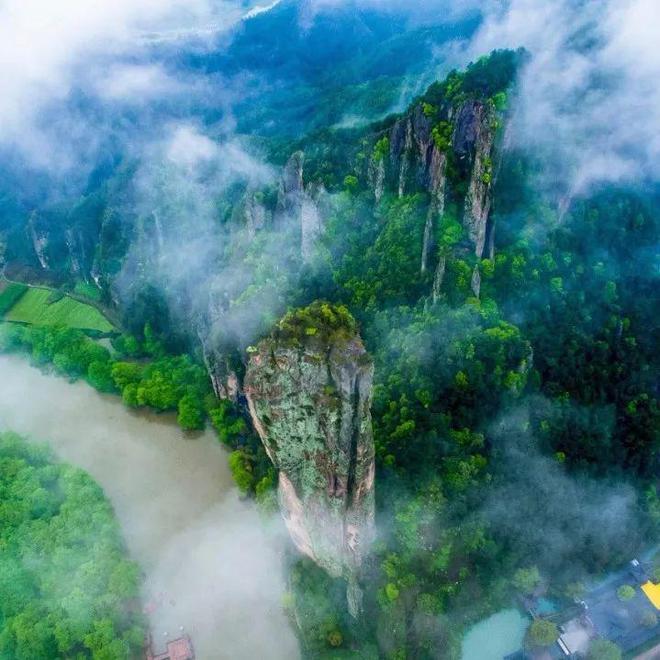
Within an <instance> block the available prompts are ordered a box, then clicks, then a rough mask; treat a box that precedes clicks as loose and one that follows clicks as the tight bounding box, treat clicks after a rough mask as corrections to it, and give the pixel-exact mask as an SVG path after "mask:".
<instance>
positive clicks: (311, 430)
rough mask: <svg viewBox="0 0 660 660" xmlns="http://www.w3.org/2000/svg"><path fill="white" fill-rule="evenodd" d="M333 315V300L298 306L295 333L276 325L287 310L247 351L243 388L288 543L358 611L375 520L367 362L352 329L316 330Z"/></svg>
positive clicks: (370, 375)
mask: <svg viewBox="0 0 660 660" xmlns="http://www.w3.org/2000/svg"><path fill="white" fill-rule="evenodd" d="M309 310H311V312H310V311H309ZM294 314H295V313H294ZM345 314H348V313H347V312H345ZM330 317H334V318H335V319H337V318H339V316H338V315H337V314H336V308H332V307H331V306H329V305H325V304H323V305H321V304H320V303H317V304H315V305H313V306H311V307H310V308H308V310H304V316H303V317H293V318H296V319H298V318H303V321H302V326H301V328H300V334H299V336H297V337H295V338H293V339H292V338H291V337H290V336H286V335H285V334H282V331H281V328H282V327H283V326H282V324H284V325H285V326H287V325H288V326H290V324H291V323H290V319H291V318H292V317H291V316H288V317H285V319H284V320H283V321H282V322H281V324H280V326H279V330H276V332H275V334H274V335H273V337H271V338H270V339H266V340H264V341H262V342H261V343H260V344H259V346H258V348H257V349H256V350H255V352H254V353H253V354H252V355H251V357H250V361H249V365H248V369H247V373H246V377H245V395H246V397H247V400H248V406H249V410H250V414H251V417H252V420H253V424H254V427H255V429H256V431H257V433H258V434H259V436H260V437H261V440H262V442H263V444H264V447H265V448H266V451H267V453H268V456H269V457H270V459H271V461H272V462H273V464H274V465H275V467H277V469H278V470H279V502H280V508H281V512H282V515H283V517H284V520H285V522H286V525H287V528H288V530H289V533H290V535H291V538H292V539H293V542H294V543H295V545H296V547H297V548H298V549H299V550H300V552H302V553H303V554H305V555H307V556H308V557H310V558H311V559H313V560H314V561H315V562H316V563H317V564H318V565H319V566H321V567H322V568H324V569H325V570H326V571H327V572H328V573H329V574H330V575H332V576H335V577H339V576H343V577H345V578H347V580H348V582H349V604H350V606H351V609H352V612H353V614H354V615H357V614H358V613H359V610H360V596H359V587H358V583H359V573H360V567H361V565H362V562H363V558H364V556H365V552H366V551H367V549H368V547H369V544H370V542H371V540H372V536H373V524H374V476H375V463H374V442H373V435H372V429H371V413H370V407H371V397H372V381H373V364H372V362H371V359H370V358H369V356H368V354H367V352H366V350H365V348H364V346H363V344H362V341H361V339H360V337H359V336H358V335H357V333H356V331H355V329H354V327H350V328H348V329H347V328H346V327H341V328H340V329H338V330H337V329H333V330H332V332H331V333H330V334H328V332H326V331H325V330H321V329H319V328H318V327H317V325H319V324H322V323H326V322H327V319H328V318H330ZM310 318H312V319H314V318H317V319H318V323H316V322H315V325H313V326H312V325H310V324H309V319H310ZM349 318H350V317H349ZM351 321H352V320H351ZM294 322H295V323H298V321H297V320H296V321H294Z"/></svg>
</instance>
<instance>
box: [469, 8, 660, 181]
mask: <svg viewBox="0 0 660 660" xmlns="http://www.w3.org/2000/svg"><path fill="white" fill-rule="evenodd" d="M485 15H486V20H485V22H484V25H483V27H482V28H481V30H480V31H479V33H478V35H477V36H476V38H475V39H474V41H473V43H472V44H471V54H472V56H478V55H480V54H483V53H484V52H488V51H489V50H491V49H492V48H496V47H500V48H502V47H509V48H511V47H514V48H515V47H518V46H524V47H525V48H526V49H527V50H528V51H529V52H530V53H531V55H532V59H531V62H530V64H529V65H528V66H527V68H526V71H525V73H524V75H523V78H522V81H521V94H520V102H519V113H518V117H517V121H518V124H517V127H518V129H519V130H518V133H517V137H518V139H519V140H520V141H521V142H522V143H523V144H527V145H528V146H532V147H535V146H537V147H541V148H544V149H548V150H549V151H552V152H554V153H555V155H556V156H557V159H558V163H557V164H558V165H560V169H561V172H560V171H557V172H556V175H557V176H559V177H561V176H566V175H567V173H570V186H571V188H572V190H571V192H572V193H575V194H578V193H580V192H582V191H584V190H586V189H588V188H589V187H590V186H591V185H593V184H595V183H598V182H602V181H617V180H632V179H640V178H644V177H651V178H657V177H658V176H660V160H659V158H658V156H659V155H660V138H659V137H658V130H657V128H658V126H659V125H660V86H659V85H658V80H660V51H659V49H658V48H657V25H658V24H659V23H660V4H658V2H657V1H656V0H624V1H622V0H597V1H596V0H590V1H583V0H551V1H549V2H544V3H539V2H537V1H536V0H509V1H508V2H506V3H501V2H492V3H491V4H490V5H488V6H487V8H486V10H485Z"/></svg>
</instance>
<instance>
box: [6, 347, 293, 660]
mask: <svg viewBox="0 0 660 660" xmlns="http://www.w3.org/2000/svg"><path fill="white" fill-rule="evenodd" d="M0 374H1V375H2V378H0V429H2V430H5V429H11V430H14V431H16V432H18V433H20V434H22V435H26V436H29V437H30V438H31V439H35V440H39V441H46V442H48V443H49V444H50V445H51V446H52V447H53V448H54V450H55V451H56V453H57V455H58V456H59V457H60V458H61V459H62V460H64V461H67V462H69V463H72V464H74V465H76V466H79V467H81V468H82V469H84V470H86V471H87V472H89V473H90V474H91V475H92V476H93V477H94V478H95V479H96V480H97V481H98V483H99V484H100V485H101V486H102V487H103V489H104V490H105V492H106V494H107V496H108V497H109V498H110V499H111V501H112V503H113V505H114V508H115V511H116V512H117V516H118V517H119V520H120V523H121V525H122V529H123V532H124V537H125V539H126V542H127V544H128V548H129V550H130V553H131V555H132V557H133V558H134V559H135V560H137V561H138V562H139V563H140V565H141V566H142V568H143V570H144V574H145V588H144V591H145V593H144V602H145V604H148V606H149V608H150V609H153V610H154V611H153V612H152V613H151V614H150V620H151V622H152V629H153V631H154V638H155V641H156V644H157V646H159V647H162V646H164V641H165V639H166V637H165V635H164V633H165V632H167V633H168V634H169V638H170V639H173V638H175V637H177V636H178V635H179V632H180V627H183V628H184V630H185V631H186V632H188V633H189V634H190V635H191V637H192V639H193V643H194V645H195V649H196V652H197V657H198V658H199V659H200V660H216V659H218V658H232V659H237V658H273V659H278V658H287V659H289V658H296V657H298V655H299V654H298V647H297V642H296V639H295V636H294V634H293V632H292V630H291V628H290V626H289V623H288V620H287V618H286V616H285V614H284V612H283V611H282V607H281V601H282V593H283V591H284V588H285V587H284V582H283V571H282V560H281V547H282V543H283V537H282V536H281V529H280V527H279V524H278V522H277V521H273V523H272V525H270V527H271V528H272V529H268V531H266V529H265V527H264V524H263V522H262V520H261V519H260V517H259V515H258V514H257V512H256V510H255V509H254V507H253V506H252V505H251V504H250V503H248V502H241V501H240V500H239V497H238V493H237V490H236V488H235V487H234V484H233V482H232V478H231V475H230V473H229V470H228V468H227V459H226V454H225V452H224V450H223V449H222V447H221V446H220V445H219V443H218V441H217V440H216V439H215V437H214V436H213V434H212V433H211V432H206V433H205V434H202V435H200V436H198V437H195V438H189V437H186V436H185V435H184V434H183V433H182V432H181V431H180V430H179V429H178V427H177V426H176V425H175V424H174V423H173V420H172V418H168V417H165V416H155V415H145V414H137V413H133V412H131V411H129V410H127V409H126V408H125V407H124V406H123V405H122V402H121V400H120V399H119V398H117V397H111V396H100V395H99V394H97V393H96V392H95V391H94V390H92V389H91V388H90V387H88V386H87V385H85V384H83V383H77V384H69V383H67V382H66V381H65V380H63V379H60V378H56V377H54V376H48V375H44V374H42V373H41V372H39V371H38V370H36V369H34V368H32V367H30V366H29V365H28V364H27V363H26V362H25V361H24V360H21V359H19V358H15V357H6V356H0Z"/></svg>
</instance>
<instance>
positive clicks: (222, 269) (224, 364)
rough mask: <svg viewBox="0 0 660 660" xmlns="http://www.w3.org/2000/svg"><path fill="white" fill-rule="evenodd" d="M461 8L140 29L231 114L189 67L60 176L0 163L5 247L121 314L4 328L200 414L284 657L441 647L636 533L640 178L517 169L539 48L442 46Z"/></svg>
mask: <svg viewBox="0 0 660 660" xmlns="http://www.w3.org/2000/svg"><path fill="white" fill-rule="evenodd" d="M479 25H480V18H479V16H478V15H477V14H469V13H468V14H465V15H463V17H462V18H461V19H459V20H458V21H457V22H453V23H449V22H447V23H442V24H438V22H437V21H435V22H434V21H430V20H429V17H428V16H427V15H425V14H424V13H421V14H419V15H414V16H411V15H410V14H409V13H407V12H404V11H398V10H391V11H385V10H377V9H375V8H373V6H371V5H368V6H367V8H362V7H360V8H358V7H357V5H356V6H353V5H352V4H349V5H348V6H346V7H344V8H343V9H340V10H334V9H329V8H326V9H324V8H323V6H321V9H320V10H319V11H316V10H315V9H314V3H304V2H301V3H294V2H282V3H279V4H277V5H276V6H274V7H273V8H272V9H270V10H269V11H264V12H263V13H261V14H259V15H257V16H256V17H254V18H250V19H248V20H245V21H244V22H243V23H242V24H241V25H240V26H239V28H237V30H236V31H235V33H234V34H233V35H232V36H231V38H228V37H226V36H223V37H222V39H223V40H226V39H229V41H228V42H227V43H224V42H223V44H222V47H219V46H218V48H217V49H216V50H214V51H212V52H210V53H209V52H208V51H202V50H197V51H196V50H195V49H194V48H191V49H189V50H188V51H184V50H183V49H181V48H180V45H179V44H176V43H174V44H172V43H166V44H164V45H163V44H161V43H160V42H158V41H157V40H154V43H153V44H152V45H151V46H150V47H149V48H148V49H147V55H145V57H146V58H148V59H149V61H150V62H154V61H159V62H160V63H161V64H162V65H163V66H165V67H170V70H176V71H177V72H179V73H180V74H181V75H193V76H195V77H197V76H200V77H203V78H205V79H207V80H212V81H214V84H216V85H218V86H220V85H221V84H222V85H226V87H227V88H231V89H232V93H238V94H239V95H240V99H239V100H238V101H237V102H236V103H233V104H232V109H231V112H229V110H228V106H226V105H223V103H222V102H217V103H216V102H214V101H213V100H212V99H209V96H208V94H207V91H208V90H207V89H206V88H205V91H204V92H203V93H201V92H200V96H199V97H198V98H197V99H196V100H195V101H193V100H190V101H189V103H188V104H184V105H183V106H180V107H178V108H174V109H172V110H171V112H169V111H166V110H164V109H162V108H161V109H159V112H162V116H167V117H168V121H171V122H175V121H176V122H178V123H173V128H172V131H171V135H170V136H169V137H168V138H167V139H165V140H157V141H155V142H148V143H147V146H146V147H145V148H144V149H142V150H135V149H125V144H126V143H129V142H130V141H131V139H135V135H136V134H137V131H138V130H139V127H140V124H141V122H142V121H146V120H147V118H148V119H150V120H152V119H153V117H154V114H153V113H154V112H155V111H154V110H153V108H150V110H149V112H147V113H146V116H145V117H144V118H142V119H138V120H137V121H136V122H135V124H134V126H132V127H131V128H130V129H129V130H122V131H118V132H117V133H112V134H111V135H113V138H116V142H115V143H114V144H113V145H112V148H109V149H108V151H107V152H106V153H105V158H104V159H103V161H102V162H101V163H100V164H98V167H97V168H95V169H94V170H93V171H92V174H91V175H90V176H89V177H88V179H87V181H86V182H85V184H84V186H83V189H82V191H80V190H79V191H77V192H76V194H75V195H71V194H68V193H67V194H58V196H57V200H55V201H54V200H53V199H52V197H51V195H49V194H47V192H45V191H46V189H47V187H48V182H47V179H45V180H44V181H43V182H42V181H40V180H39V179H35V180H34V181H33V183H32V184H31V185H24V183H23V182H22V181H20V180H18V182H16V181H17V179H16V177H17V176H18V174H17V173H18V172H19V169H17V168H16V166H15V164H7V165H6V168H7V171H8V175H7V177H6V179H5V184H4V189H5V192H4V193H3V196H2V200H1V201H2V210H1V213H2V215H0V247H1V248H2V252H0V260H2V261H3V263H4V272H5V275H6V276H7V277H8V278H9V279H11V280H17V281H29V282H31V283H47V284H50V285H52V286H53V287H55V288H59V289H60V290H61V291H62V292H67V291H73V290H75V288H76V286H78V291H84V290H85V289H81V288H80V286H81V285H84V286H86V287H88V288H87V291H88V292H89V290H90V288H91V290H92V291H93V292H94V294H93V297H94V298H95V299H96V300H95V302H96V304H97V305H98V306H99V307H100V308H103V309H106V310H110V313H111V314H114V315H116V318H117V321H118V325H119V326H120V329H121V335H120V336H115V337H114V339H113V344H114V349H113V352H112V354H111V353H110V352H109V351H107V350H106V349H105V348H103V349H102V348H101V347H99V346H97V345H95V344H93V343H92V340H91V339H89V338H88V337H86V336H84V335H83V333H81V332H77V331H70V330H69V331H63V330H60V329H43V328H35V329H32V328H22V327H16V326H13V327H11V328H9V329H5V330H4V332H3V334H2V337H0V339H1V340H2V341H1V343H0V346H1V347H2V348H3V349H4V350H19V351H28V352H30V353H31V354H32V355H33V357H34V358H35V360H36V361H38V362H41V363H42V364H44V363H53V364H54V365H55V368H56V370H58V371H60V372H61V373H66V374H69V375H71V376H74V377H82V378H86V379H87V380H88V381H89V382H90V383H91V384H92V385H94V386H95V387H97V388H98V389H100V390H101V391H109V392H119V393H121V394H122V396H123V398H124V401H125V402H126V403H127V404H128V405H131V406H151V407H153V408H156V409H159V410H168V409H178V412H179V420H180V422H181V423H182V425H183V426H184V427H185V428H197V427H199V426H200V425H203V424H204V420H205V419H206V417H209V418H210V419H211V421H212V422H213V424H214V426H215V427H216V428H217V429H218V431H219V433H220V436H221V438H222V439H223V441H224V442H225V443H226V444H227V445H229V446H230V447H231V449H232V450H233V453H232V454H231V464H232V469H233V471H234V474H235V476H236V478H237V481H238V484H239V487H240V488H241V489H242V491H243V492H244V493H245V494H247V495H251V496H255V497H256V498H257V500H258V501H259V502H260V503H261V504H262V506H263V508H264V509H273V508H276V507H277V504H276V502H277V501H279V506H280V508H281V510H282V513H283V515H284V517H285V519H286V522H287V526H288V528H289V531H290V533H291V537H292V541H293V545H295V547H296V548H297V550H298V551H299V552H298V553H296V551H295V550H293V549H292V551H291V565H290V572H289V586H290V593H289V594H288V597H287V607H288V608H289V612H290V614H291V617H292V620H293V621H294V622H295V625H296V627H297V630H298V632H299V636H300V639H301V643H302V648H303V651H304V653H305V655H306V656H308V657H328V658H330V657H332V658H340V657H365V658H372V657H373V658H376V657H385V658H397V659H398V658H445V657H446V658H454V657H459V656H460V651H459V646H460V639H461V636H462V634H463V631H464V628H465V626H466V624H467V623H470V622H473V621H475V620H476V619H478V618H479V617H480V616H482V615H485V614H488V613H490V612H492V611H493V610H495V609H496V608H498V607H501V606H504V605H506V604H507V603H509V602H510V601H511V600H512V598H514V596H515V594H516V593H518V594H519V595H523V596H526V595H529V593H531V592H532V591H534V589H536V588H537V587H539V585H543V587H544V588H545V589H546V591H547V592H548V593H549V594H551V595H552V596H553V597H554V598H556V599H557V600H560V601H564V602H571V599H572V598H574V597H575V596H578V595H579V593H580V589H581V587H580V585H581V584H582V583H584V582H585V581H588V580H589V579H591V578H593V577H595V576H597V575H599V574H600V573H602V572H603V571H604V570H606V569H608V568H610V567H613V566H617V565H619V564H621V563H624V562H626V561H628V560H629V559H630V558H631V557H633V556H635V554H636V553H638V552H640V551H642V550H643V549H648V548H650V547H651V546H653V545H654V543H655V542H657V535H658V533H659V532H660V527H659V526H660V494H659V493H658V479H657V476H658V470H659V468H660V463H659V461H660V454H659V452H660V437H659V435H658V430H659V422H660V420H659V417H658V409H657V395H658V355H657V349H656V347H657V340H658V324H657V320H656V318H657V293H656V292H657V265H658V260H657V259H658V254H657V247H658V223H659V221H660V189H658V186H657V183H655V182H654V181H653V180H642V179H641V178H640V179H638V180H634V181H630V180H625V181H623V180H621V181H615V182H611V181H609V182H599V183H597V184H594V185H592V186H588V187H585V188H584V189H581V190H574V189H573V190H571V189H566V187H565V186H563V182H562V181H560V180H554V179H553V180H552V181H550V182H549V183H548V182H547V181H545V182H544V185H539V178H540V177H542V176H543V174H544V172H546V171H554V168H555V167H556V165H557V163H556V155H555V154H554V153H552V152H551V151H550V150H548V151H546V150H544V149H538V148H534V149H532V148H529V147H528V146H527V145H526V144H525V143H524V140H522V139H521V138H520V135H517V134H516V131H517V130H518V129H519V126H520V124H519V123H517V122H516V119H517V112H518V107H519V105H520V97H521V96H523V95H524V93H525V90H524V89H522V87H521V84H520V81H521V78H522V75H523V72H524V71H525V70H526V67H528V66H530V60H531V59H532V54H531V53H530V52H529V51H526V50H524V49H522V48H521V49H517V50H504V49H498V50H494V51H492V52H490V53H484V54H483V56H481V57H479V58H476V59H475V60H474V61H473V62H471V63H470V64H469V65H467V66H465V67H462V68H453V67H451V66H449V62H450V61H451V57H452V56H451V52H452V50H451V48H450V42H451V40H453V39H457V38H459V37H460V38H461V39H465V38H469V37H470V36H471V35H472V34H473V33H474V32H475V31H476V30H477V29H478V28H479ZM512 45H513V44H512ZM586 47H587V46H585V48H586ZM443 48H446V50H443ZM434 58H435V59H438V58H439V59H440V60H441V61H438V62H437V63H436V64H435V65H432V66H430V64H429V62H433V61H434ZM430 71H432V72H433V73H432V75H430V74H429V72H430ZM183 72H185V74H184V73H183ZM89 103H90V105H91V106H93V105H94V101H89ZM166 105H167V103H166ZM168 112H169V114H168ZM156 114H157V116H161V115H158V113H156ZM230 115H231V117H230ZM120 118H121V115H116V116H115V117H114V118H113V122H115V123H116V122H119V119H120ZM227 122H230V123H231V125H232V127H231V129H228V128H227ZM124 141H126V142H124ZM0 293H1V292H0ZM276 488H277V490H278V496H277V498H276V496H275V489H276ZM300 554H302V555H303V556H305V558H300ZM530 582H531V583H532V584H531V588H530V584H529V583H530ZM347 596H348V598H347Z"/></svg>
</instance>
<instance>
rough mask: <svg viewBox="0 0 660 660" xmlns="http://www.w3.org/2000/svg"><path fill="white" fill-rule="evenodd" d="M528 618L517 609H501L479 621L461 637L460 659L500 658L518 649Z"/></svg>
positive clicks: (500, 659) (499, 659)
mask: <svg viewBox="0 0 660 660" xmlns="http://www.w3.org/2000/svg"><path fill="white" fill-rule="evenodd" d="M527 626H529V619H528V618H527V617H525V616H523V615H522V614H521V613H520V612H519V611H518V610H514V609H510V610H502V611H501V612H498V613H497V614H493V616H491V617H488V618H487V619H484V620H483V621H480V622H479V623H477V624H475V625H474V626H472V628H470V629H469V630H468V632H467V633H466V635H465V637H464V638H463V646H462V652H461V658H462V660H502V658H503V657H504V656H506V655H509V653H515V652H516V651H518V650H519V649H520V648H521V646H522V642H523V638H524V637H525V631H526V630H527Z"/></svg>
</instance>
